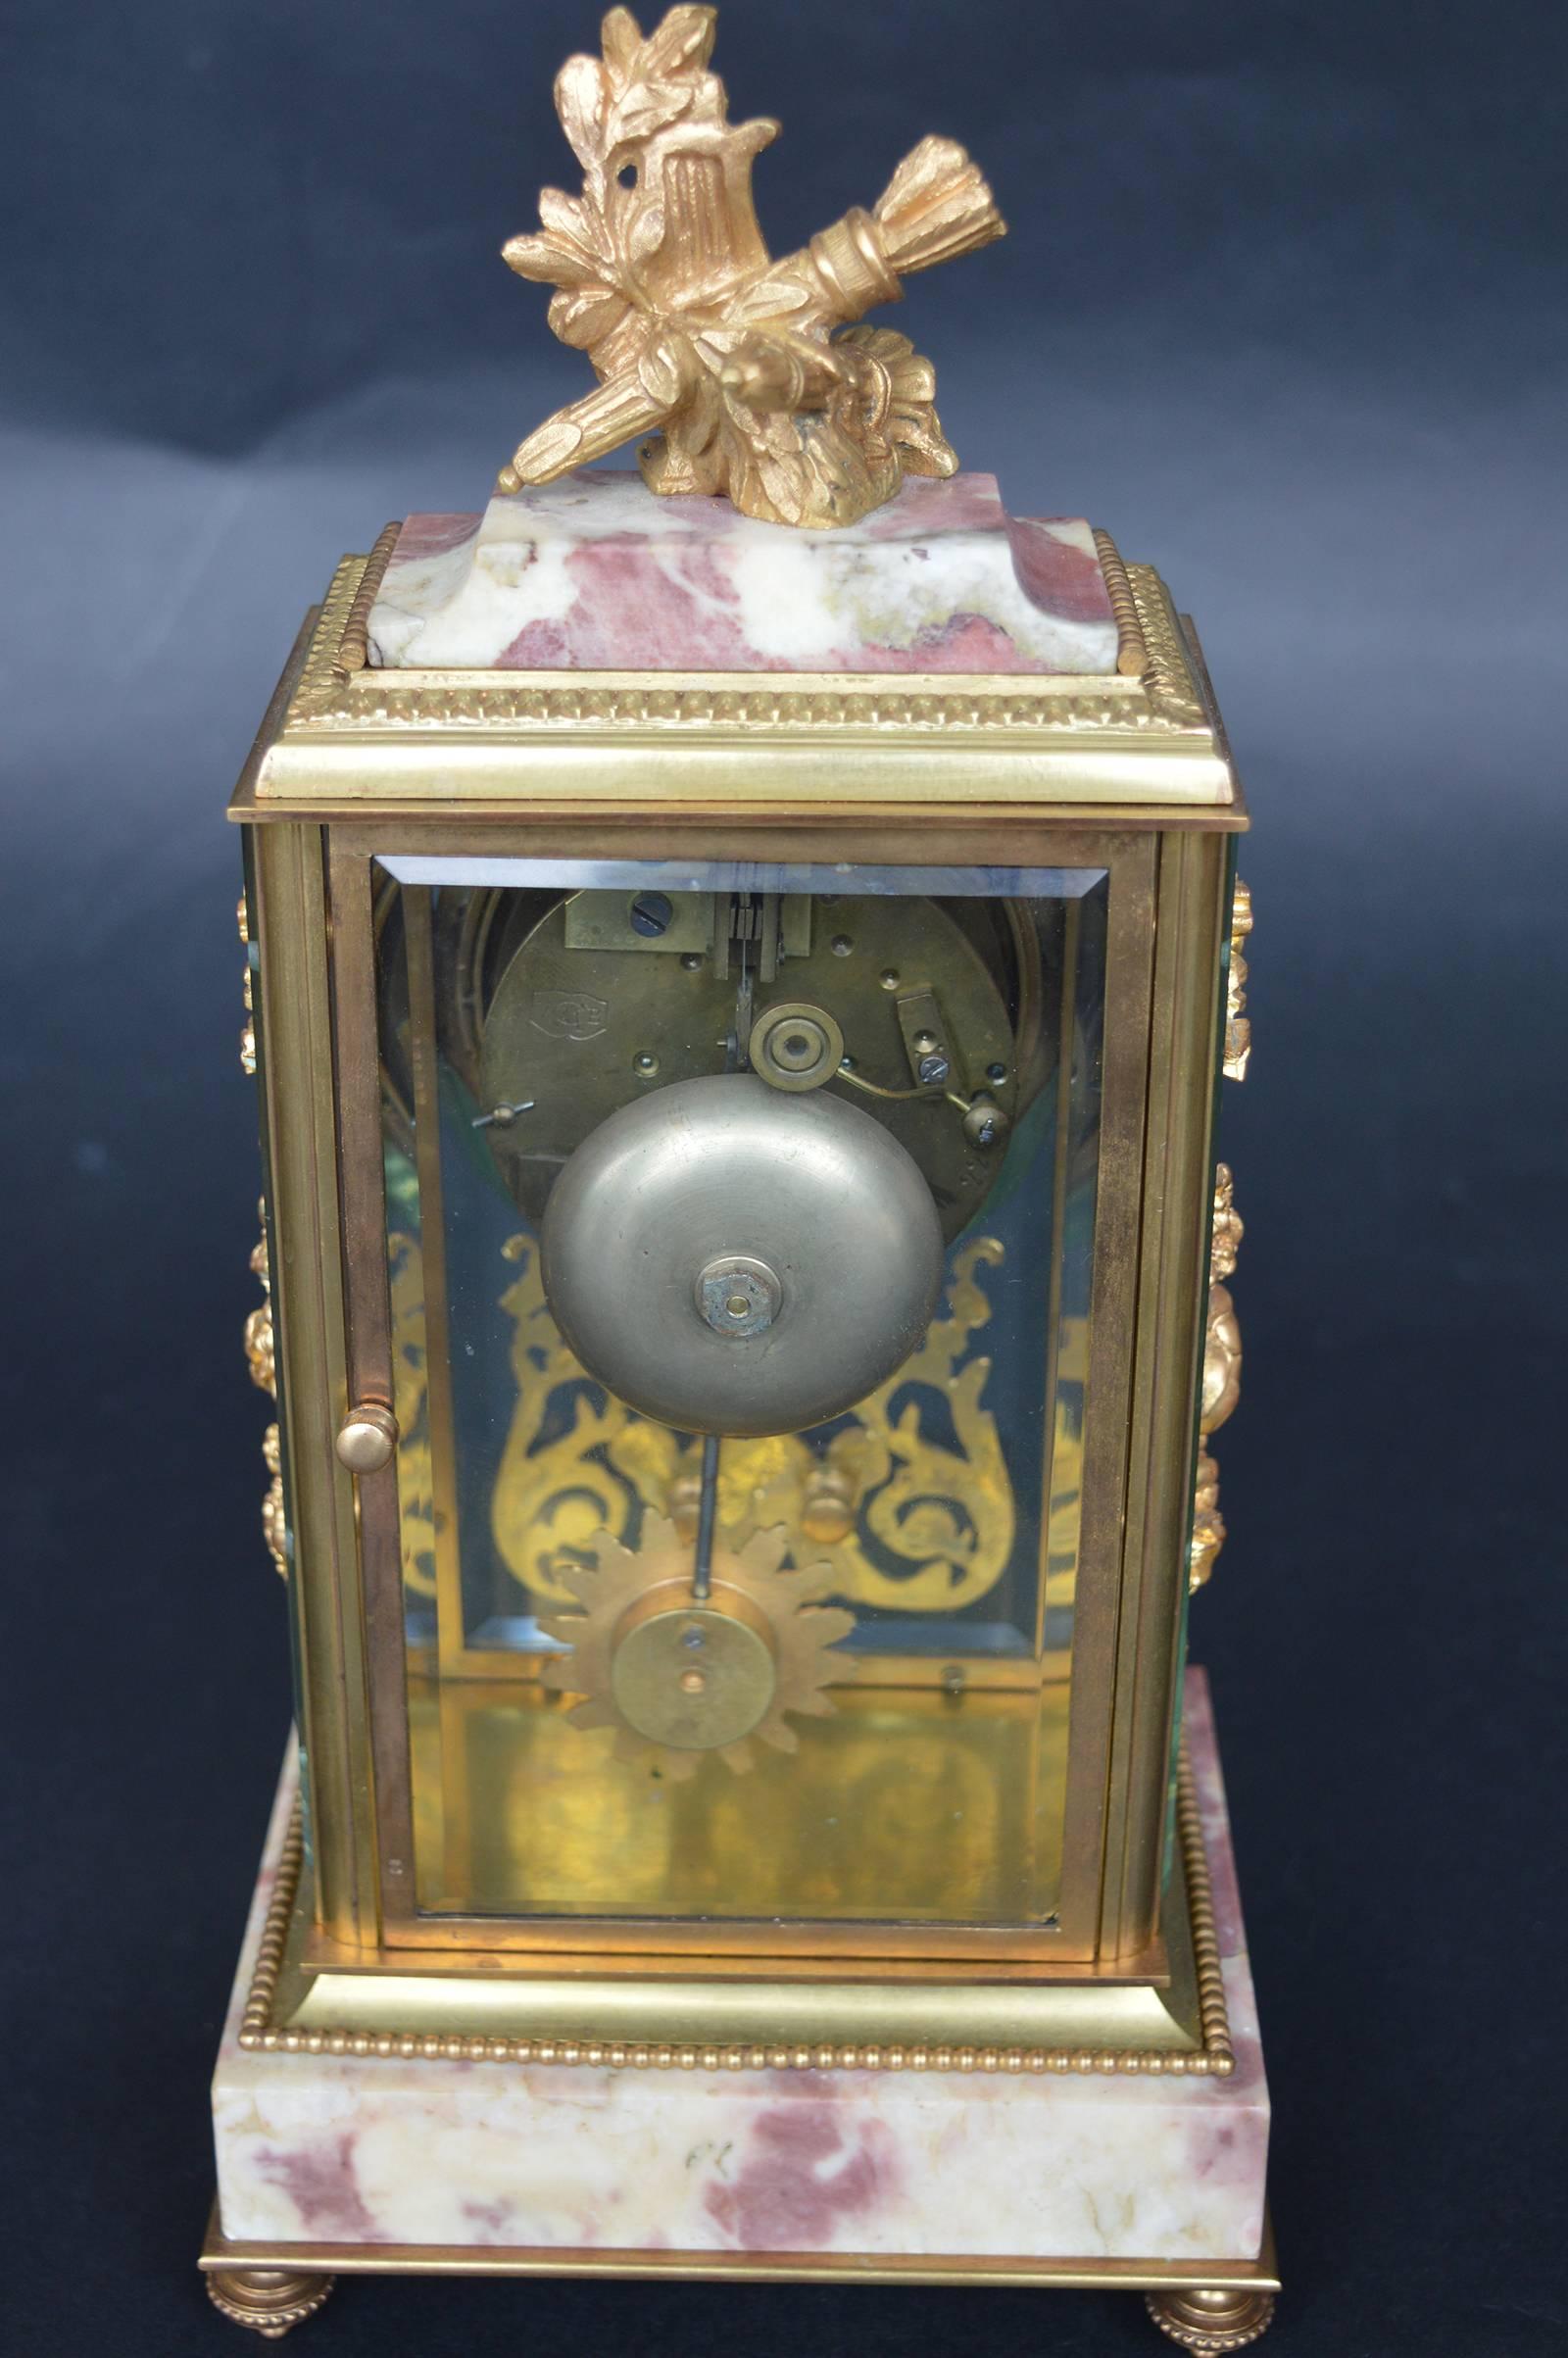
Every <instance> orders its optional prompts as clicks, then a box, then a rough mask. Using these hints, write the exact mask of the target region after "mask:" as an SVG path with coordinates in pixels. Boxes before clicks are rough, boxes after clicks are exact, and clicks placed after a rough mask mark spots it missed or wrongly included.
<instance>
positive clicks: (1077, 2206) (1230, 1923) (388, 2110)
mask: <svg viewBox="0 0 1568 2358" xmlns="http://www.w3.org/2000/svg"><path fill="white" fill-rule="evenodd" d="M1186 1709H1187V1729H1188V1741H1189V1744H1190V1745H1191V1749H1192V1761H1193V1767H1194V1771H1195V1775H1196V1780H1197V1786H1198V1793H1199V1798H1200V1805H1201V1818H1202V1825H1203V1833H1204V1841H1205V1843H1206V1847H1207V1851H1208V1860H1209V1870H1210V1874H1211V1877H1212V1880H1213V1886H1214V1896H1215V1905H1216V1915H1217V1920H1218V1926H1219V1940H1220V1947H1221V1952H1222V1959H1223V1970H1224V1975H1225V1991H1226V2000H1227V2004H1228V2006H1229V2010H1230V2023H1231V2037H1232V2040H1233V2042H1234V2046H1235V2051H1236V2070H1235V2073H1234V2074H1233V2076H1232V2077H1231V2078H1230V2079H1228V2080H1218V2079H1208V2078H1193V2079H1186V2078H1184V2079H1173V2078H1168V2077H1163V2076H1162V2077H1159V2078H1152V2077H1144V2076H1135V2077H1131V2078H1115V2077H1111V2076H1108V2075H1107V2076H1102V2077H1095V2076H1093V2075H1083V2076H1078V2075H1072V2076H1068V2077H1064V2078H1053V2077H1049V2076H1041V2077H1038V2078H1036V2077H1034V2076H1032V2075H1031V2076H1024V2077H1021V2078H1016V2077H1012V2076H1009V2075H1005V2074H997V2075H989V2074H988V2075H980V2074H965V2073H945V2074H937V2073H926V2072H911V2071H902V2072H796V2071H778V2072H751V2071H747V2072H738V2073H735V2072H717V2073H704V2072H681V2073H678V2074H671V2073H667V2072H658V2071H638V2070H636V2069H632V2068H627V2069H623V2070H619V2071H616V2070H613V2069H611V2068H605V2069H595V2068H593V2067H590V2066H588V2065H580V2064H579V2065H569V2066H538V2067H528V2066H519V2065H512V2064H498V2063H467V2062H464V2063H455V2062H424V2061H418V2062H414V2061H409V2062H404V2061H400V2060H394V2059H390V2058H389V2059H386V2060H382V2059H380V2058H373V2057H372V2058H356V2057H353V2056H327V2055H266V2054H246V2053H245V2052H244V2051H243V2050H242V2049H241V2048H240V2045H239V2041H238V2032H239V2024H240V2018H241V2014H242V2012H243V2008H244V2002H245V1994H246V1991H247V1990H248V1987H249V1983H250V1976H251V1970H252V1964H253V1961H254V1958H255V1954H256V1947H257V1943H258V1941H259V1940H260V1938H261V1933H262V1926H263V1920H264V1918H265V1915H266V1910H267V1903H268V1900H269V1898H270V1893H271V1889H272V1884H273V1881H274V1878H275V1874H276V1863H277V1857H278V1852H279V1849H280V1847H281V1844H282V1841H283V1836H284V1832H285V1830H286V1827H287V1823H288V1815H289V1811H290V1809H291V1807H292V1804H293V1797H294V1791H295V1781H296V1780H295V1769H294V1764H293V1757H292V1751H291V1753H290V1758H289V1761H288V1763H287V1765H286V1767H285V1771H284V1776H283V1780H282V1783H281V1785H280V1787H279V1791H278V1797H277V1806H276V1809H275V1811H274V1813H273V1818H272V1824H271V1830H270V1835H269V1838H268V1844H267V1851H266V1855H265V1859H264V1863H263V1870H262V1876H261V1880H260V1882H259V1884H258V1886H257V1892H256V1900H255V1905H254V1907H253V1909H252V1913H251V1921H250V1928H249V1931H248V1934H247V1937H246V1940H245V1946H244V1950H243V1952H242V1954H241V1958H240V1965H239V1973H238V1977H237V1980H236V1982H235V1987H234V1997H233V2002H232V2004H231V2006H230V2009H229V2014H228V2020H227V2023H226V2025H225V2028H224V2032H223V2039H222V2046H221V2052H220V2056H219V2063H218V2072H217V2077H216V2079H215V2081H214V2087H213V2116H214V2128H215V2136H216V2141H217V2150H218V2177H219V2193H220V2203H221V2215H222V2223H223V2230H224V2233H225V2234H226V2235H229V2236H231V2237H234V2238H236V2239H242V2240H257V2241H266V2240H276V2241H286V2242H299V2243H310V2242H313V2241H315V2242H331V2241H335V2240H349V2241H357V2242H365V2243H368V2244H375V2243H444V2244H470V2245H474V2246H483V2245H487V2244H507V2245H513V2246H523V2247H531V2248H555V2249H559V2250H580V2251H583V2252H592V2251H595V2250H619V2251H628V2250H644V2251H687V2252H693V2253H701V2252H723V2251H729V2252H822V2253H832V2252H838V2253H858V2254H863V2255H868V2256H874V2255H879V2254H900V2255H904V2256H906V2257H930V2258H952V2257H958V2256H960V2255H968V2256H989V2257H996V2258H1011V2259H1028V2258H1033V2259H1041V2260H1046V2259H1089V2258H1101V2257H1103V2258H1115V2259H1132V2260H1241V2259H1250V2258H1253V2257H1255V2256H1256V2254H1257V2252H1258V2250H1259V2248H1260V2245H1261V2241H1262V2235H1263V2191H1264V2171H1265V2164H1266V2161H1267V2154H1268V2122H1269V2109H1268V2091H1267V2088H1266V2087H1265V2085H1264V2079H1263V2065H1262V2056H1261V2053H1260V2050H1259V2047H1258V2039H1257V2018H1256V2013H1255V2009H1254V2006H1253V2000H1252V1983H1251V1976H1250V1972H1249V1969H1248V1962H1247V1951H1246V1946H1245V1941H1244V1936H1243V1930H1242V1919H1241V1909H1240V1904H1239V1901H1238V1898H1237V1891H1236V1877H1235V1870H1234V1865H1233V1862H1232V1857H1231V1847H1230V1833H1229V1827H1228V1823H1227V1819H1226V1814H1225V1795H1224V1790H1223V1787H1222V1785H1221V1782H1220V1774H1219V1763H1218V1758H1217V1755H1216V1752H1215V1748H1214V1733H1213V1721H1212V1718H1211V1716H1210V1712H1209V1707H1208V1691H1207V1685H1206V1682H1205V1680H1204V1678H1203V1674H1202V1673H1201V1671H1190V1672H1189V1673H1188V1681H1187V1700H1186Z"/></svg>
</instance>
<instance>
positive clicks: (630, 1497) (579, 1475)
mask: <svg viewBox="0 0 1568 2358" xmlns="http://www.w3.org/2000/svg"><path fill="white" fill-rule="evenodd" d="M507 1252H508V1254H509V1257H510V1258H511V1259H513V1260H514V1261H515V1262H516V1264H517V1277H516V1280H515V1283H514V1284H513V1285H512V1286H511V1287H510V1288H509V1289H508V1291H507V1293H506V1294H505V1296H504V1297H503V1300H502V1306H503V1308H504V1309H505V1310H506V1311H507V1312H508V1314H509V1316H510V1317H511V1318H512V1320H513V1322H514V1340H513V1353H512V1357H513V1372H514V1375H515V1380H516V1385H517V1398H516V1405H515V1410H514V1414H513V1422H512V1428H511V1431H510V1433H509V1435H508V1439H507V1443H506V1448H505V1450H504V1453H503V1456H502V1460H501V1466H500V1469H499V1471H498V1473H497V1476H496V1482H495V1491H494V1497H493V1500H492V1506H491V1523H492V1529H493V1531H494V1535H495V1541H496V1546H497V1548H498V1549H499V1551H500V1554H501V1557H502V1559H503V1561H504V1562H505V1563H506V1565H507V1567H508V1569H509V1571H510V1572H511V1573H512V1575H513V1577H514V1578H515V1580H517V1581H518V1582H519V1583H520V1584H521V1585H522V1586H523V1587H524V1588H525V1589H526V1590H527V1591H528V1592H529V1594H530V1596H531V1597H535V1598H536V1599H538V1600H539V1601H540V1603H542V1604H544V1605H545V1606H547V1607H549V1606H567V1607H569V1606H571V1605H573V1604H575V1603H576V1602H577V1598H576V1596H575V1593H574V1590H573V1587H572V1579H573V1576H574V1573H575V1571H576V1569H577V1567H578V1566H580V1565H581V1564H583V1563H584V1562H586V1561H587V1560H589V1557H590V1555H591V1551H592V1549H593V1547H595V1545H596V1543H597V1540H598V1537H599V1535H600V1534H602V1533H603V1532H605V1531H609V1532H610V1533H611V1534H612V1535H613V1537H614V1538H616V1539H618V1540H620V1541H621V1542H622V1543H623V1544H626V1545H635V1544H636V1537H637V1533H638V1530H639V1529H640V1526H641V1523H642V1520H643V1518H644V1517H646V1516H649V1515H668V1516H669V1517H670V1518H671V1519H672V1520H673V1522H674V1524H675V1527H676V1530H677V1532H679V1533H680V1535H681V1537H682V1539H683V1540H685V1541H687V1542H690V1541H691V1540H692V1539H694V1538H695V1536H696V1530H697V1511H698V1501H699V1498H700V1494H701V1480H700V1473H699V1468H700V1463H701V1445H700V1444H699V1443H698V1442H695V1441H693V1440H691V1439H690V1438H687V1437H682V1436H680V1435H677V1434H675V1433H672V1432H670V1431H669V1430H668V1429H667V1427H665V1426H663V1425H658V1424H654V1423H651V1422H650V1421H649V1420H648V1419H647V1418H645V1417H640V1416H637V1415H636V1414H634V1413H633V1411H632V1410H630V1409H628V1408H625V1407H623V1406H622V1405H621V1403H620V1402H619V1401H618V1400H613V1399H612V1398H611V1396H610V1395H609V1394H608V1393H606V1392H605V1391H603V1389H602V1388H601V1387H600V1386H598V1385H596V1384H595V1383H593V1381H592V1379H591V1378H590V1377H589V1376H588V1375H587V1374H586V1373H585V1372H584V1370H583V1369H582V1367H581V1366H580V1365H579V1364H578V1362H577V1361H576V1359H575V1358H573V1356H572V1354H571V1352H570V1351H569V1350H568V1349H567V1347H566V1345H565V1343H564V1341H563V1339H562V1336H561V1333H560V1330H559V1329H558V1327H557V1326H556V1323H555V1320H554V1319H553V1318H552V1317H551V1315H550V1310H549V1306H548V1304H547V1303H546V1302H545V1297H544V1288H543V1285H542V1284H541V1282H540V1277H539V1256H538V1249H537V1247H536V1245H535V1244H534V1242H533V1240H532V1239H531V1238H529V1237H527V1236H516V1237H514V1238H513V1239H512V1240H511V1242H510V1244H509V1246H508V1247H507ZM1001 1259H1002V1247H1001V1245H1000V1244H998V1243H997V1242H996V1241H995V1240H994V1239H991V1238H981V1239H978V1240H977V1241H976V1242H975V1243H973V1244H971V1245H970V1246H968V1247H967V1248H966V1249H965V1251H964V1252H963V1253H960V1254H959V1255H958V1257H957V1259H956V1264H955V1267H954V1271H953V1275H952V1278H951V1279H950V1282H949V1287H948V1296H947V1302H946V1306H945V1310H944V1314H943V1315H941V1316H940V1317H938V1318H935V1319H933V1321H932V1323H931V1326H930V1328H929V1329H928V1331H927V1333H926V1336H925V1340H924V1341H923V1343H922V1344H921V1346H920V1349H919V1350H918V1351H916V1352H915V1353H914V1355H913V1357H912V1358H910V1359H908V1360H907V1361H906V1362H905V1364H904V1366H903V1367H901V1368H900V1369H899V1371H898V1373H897V1374H896V1375H895V1376H893V1377H892V1378H890V1380H889V1381H888V1382H887V1383H886V1384H884V1385H882V1386H881V1387H880V1388H879V1389H878V1390H877V1391H876V1392H874V1393H872V1394H871V1395H870V1397H869V1399H867V1400H862V1401H861V1402H860V1403H859V1405H858V1407H857V1408H856V1410H855V1413H854V1416H853V1418H851V1419H848V1420H846V1421H845V1422H844V1424H843V1425H842V1427H841V1429H840V1430H839V1431H838V1432H837V1433H836V1434H835V1435H834V1437H833V1439H832V1440H831V1442H830V1443H829V1444H828V1447H827V1449H826V1450H825V1451H823V1452H821V1453H820V1454H819V1453H818V1451H817V1450H815V1449H812V1448H811V1446H810V1444H809V1442H807V1441H804V1440H802V1439H801V1438H800V1436H798V1435H796V1434H780V1435H778V1436H775V1437H768V1438H764V1439H760V1440H737V1441H730V1442H727V1443H726V1444H725V1445H724V1449H723V1450H722V1452H721V1455H720V1459H719V1473H718V1494H717V1529H718V1534H719V1537H720V1539H721V1540H722V1542H723V1544H724V1546H725V1547H728V1548H731V1549H734V1550H739V1549H741V1548H743V1547H746V1546H747V1545H748V1543H749V1542H750V1541H751V1540H753V1539H754V1538H755V1537H756V1536H757V1534H758V1533H760V1532H766V1531H769V1530H772V1529H774V1528H775V1527H776V1526H778V1525H780V1524H782V1525H783V1526H784V1527H785V1529H786V1530H787V1531H789V1532H791V1533H792V1534H799V1535H800V1540H801V1544H802V1546H803V1547H804V1548H805V1549H806V1551H807V1552H808V1553H809V1556H810V1558H811V1560H812V1562H813V1563H816V1562H821V1563H822V1564H824V1565H825V1566H827V1567H829V1568H830V1570H831V1575H832V1577H831V1581H830V1582H829V1583H828V1585H827V1586H825V1587H824V1589H823V1594H824V1595H832V1596H835V1597H843V1598H844V1599H845V1600H846V1601H847V1602H849V1603H850V1604H853V1605H858V1606H862V1607H863V1606H873V1605H874V1606H883V1607H887V1606H892V1607H894V1608H896V1609H898V1610H901V1611H904V1612H929V1611H935V1610H942V1611H946V1612H955V1611H957V1610H958V1609H959V1608H960V1607H962V1606H963V1605H966V1604H972V1603H973V1602H974V1601H975V1600H976V1599H977V1598H978V1597H984V1596H985V1595H986V1594H987V1593H988V1592H989V1591H990V1590H991V1589H993V1588H994V1587H995V1586H996V1584H997V1582H998V1581H999V1580H1000V1579H1001V1578H1002V1575H1003V1573H1004V1572H1005V1569H1006V1567H1007V1563H1008V1561H1009V1559H1010V1557H1011V1554H1012V1546H1013V1535H1014V1530H1015V1512H1014V1507H1013V1498H1012V1486H1011V1483H1010V1482H1009V1480H1008V1477H1007V1468H1006V1460H1005V1455H1004V1451H1003V1447H1002V1441H1001V1437H1000V1435H999V1434H998V1431H997V1427H996V1421H995V1419H994V1417H993V1416H992V1414H991V1411H990V1410H989V1409H988V1408H987V1407H986V1406H985V1404H984V1397H985V1390H986V1383H987V1379H988V1378H989V1376H990V1373H991V1361H990V1360H989V1358H986V1357H984V1356H980V1357H975V1356H972V1355H970V1353H971V1345H972V1342H973V1339H974V1337H975V1335H976V1334H977V1333H978V1332H979V1330H980V1329H981V1328H982V1327H983V1326H985V1324H986V1323H987V1321H988V1320H989V1318H990V1316H991V1304H990V1302H989V1301H988V1299H987V1297H986V1293H985V1290H984V1288H983V1287H982V1286H981V1285H980V1284H979V1282H978V1276H977V1272H978V1271H979V1270H980V1269H981V1268H982V1267H985V1266H995V1265H997V1264H998V1263H1000V1261H1001ZM933 1395H935V1396H937V1398H938V1399H940V1400H941V1401H942V1402H943V1403H944V1409H945V1412H944V1413H943V1414H942V1415H941V1416H940V1418H938V1419H935V1420H931V1421H933V1422H935V1423H937V1424H938V1425H939V1426H940V1427H943V1428H946V1429H947V1430H950V1431H951V1433H952V1436H953V1438H954V1440H955V1441H956V1444H957V1448H956V1449H952V1448H950V1447H948V1446H947V1442H946V1441H945V1440H938V1439H936V1438H934V1436H933V1435H932V1434H930V1433H928V1432H927V1430H926V1425H927V1421H928V1420H927V1418H926V1416H925V1414H924V1413H923V1403H924V1400H926V1399H927V1398H929V1396H933ZM934 1404H935V1402H933V1405H934Z"/></svg>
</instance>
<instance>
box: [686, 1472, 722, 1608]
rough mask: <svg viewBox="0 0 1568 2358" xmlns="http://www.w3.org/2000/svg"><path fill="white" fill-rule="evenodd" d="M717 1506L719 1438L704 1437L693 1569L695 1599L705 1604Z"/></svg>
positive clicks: (710, 1581) (710, 1588) (710, 1585)
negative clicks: (700, 1494)
mask: <svg viewBox="0 0 1568 2358" xmlns="http://www.w3.org/2000/svg"><path fill="white" fill-rule="evenodd" d="M717 1503H718V1435H717V1434H716V1433H706V1434H704V1436H703V1495H702V1498H701V1500H700V1502H699V1504H698V1508H697V1561H696V1562H695V1564H694V1565H693V1566H692V1599H693V1601H694V1603H697V1604H705V1603H706V1602H707V1601H708V1599H709V1597H711V1595H712V1593H713V1511H714V1508H715V1507H716V1505H717Z"/></svg>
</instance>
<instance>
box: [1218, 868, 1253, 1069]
mask: <svg viewBox="0 0 1568 2358" xmlns="http://www.w3.org/2000/svg"><path fill="white" fill-rule="evenodd" d="M1251 930H1252V896H1251V894H1250V892H1249V890H1248V888H1247V886H1246V885H1245V884H1244V883H1243V882H1242V880H1241V878H1240V876H1238V877H1237V879H1236V891H1235V896H1234V898H1233V899H1232V902H1231V958H1230V969H1229V973H1228V975H1227V978H1226V984H1225V1056H1224V1070H1225V1078H1226V1079H1227V1081H1245V1080H1246V1078H1247V1065H1248V1059H1249V1058H1250V1056H1251V1054H1252V1027H1251V1024H1250V1022H1249V1020H1248V1018H1247V1017H1246V1016H1245V1015H1244V1014H1243V1012H1242V1009H1243V1008H1244V1007H1246V1005H1247V959H1246V958H1245V957H1244V956H1243V955H1242V953H1243V945H1244V944H1245V943H1246V941H1247V938H1248V936H1249V934H1250V932H1251Z"/></svg>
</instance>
